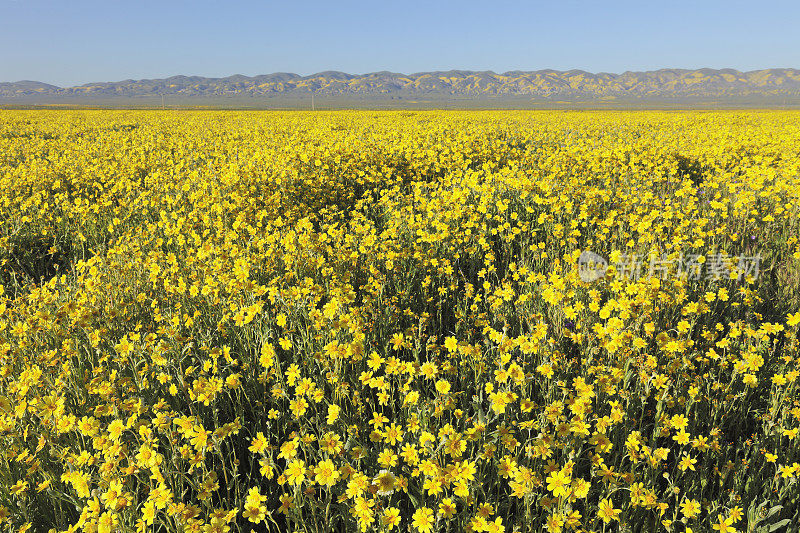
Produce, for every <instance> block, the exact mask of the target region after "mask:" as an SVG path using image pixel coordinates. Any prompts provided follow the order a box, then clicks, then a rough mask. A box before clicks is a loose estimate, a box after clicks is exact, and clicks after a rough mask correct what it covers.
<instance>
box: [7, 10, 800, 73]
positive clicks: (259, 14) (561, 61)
mask: <svg viewBox="0 0 800 533" xmlns="http://www.w3.org/2000/svg"><path fill="white" fill-rule="evenodd" d="M798 27H800V3H799V2H797V1H796V0H795V1H791V2H790V1H782V2H777V1H767V0H765V1H746V2H745V1H736V0H727V1H703V0H695V1H683V0H678V1H676V0H670V1H651V0H637V1H635V2H634V1H631V2H615V1H612V0H607V1H596V2H595V1H591V2H590V1H574V0H573V1H570V0H567V1H564V0H551V1H548V2H539V1H532V0H531V1H527V2H525V1H521V2H506V1H492V0H482V1H477V0H462V1H460V2H443V1H442V2H436V1H435V0H431V1H430V2H425V1H417V0H405V1H402V2H390V1H385V0H384V1H381V0H373V1H370V2H361V1H358V2H356V1H348V0H330V1H324V2H317V1H308V0H307V1H300V2H298V1H294V0H284V1H281V2H256V1H240V2H236V1H233V0H232V1H207V0H192V1H183V0H162V1H150V0H125V1H120V0H102V1H83V0H0V81H18V80H23V79H27V80H38V81H44V82H49V83H54V84H57V85H62V86H65V85H75V84H80V83H88V82H93V81H118V80H123V79H127V78H133V79H139V78H160V77H166V76H171V75H175V74H186V75H200V76H214V77H218V76H229V75H231V74H245V75H248V76H251V75H256V74H268V73H271V72H296V73H298V74H302V75H307V74H312V73H315V72H319V71H322V70H341V71H345V72H349V73H354V74H363V73H366V72H374V71H378V70H391V71H395V72H403V73H413V72H420V71H427V70H448V69H465V70H494V71H495V72H504V71H507V70H537V69H544V68H553V69H558V70H568V69H571V68H577V69H583V70H588V71H591V72H600V71H603V72H624V71H625V70H652V69H658V68H700V67H710V68H725V67H730V68H735V69H739V70H755V69H760V68H772V67H793V68H800V30H799V29H798Z"/></svg>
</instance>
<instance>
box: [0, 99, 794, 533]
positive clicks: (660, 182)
mask: <svg viewBox="0 0 800 533" xmlns="http://www.w3.org/2000/svg"><path fill="white" fill-rule="evenodd" d="M798 119H800V115H798V114H797V113H792V112H690V113H689V112H687V113H677V112H675V113H669V112H602V113H601V112H516V111H506V112H497V111H487V112H483V111H481V112H477V111H472V112H433V111H431V112H427V111H426V112H399V111H398V112H366V111H359V112H347V111H341V112H317V113H310V112H232V111H227V112H222V111H168V112H162V111H0V222H2V224H0V521H1V522H2V528H3V530H4V531H19V532H24V531H35V532H39V531H42V532H47V531H54V532H61V531H70V532H73V531H84V532H87V533H111V532H116V531H119V532H125V533H127V532H134V531H156V532H173V531H174V532H226V531H232V532H248V531H251V530H253V531H303V532H313V533H322V532H331V531H361V532H367V531H378V532H385V531H412V532H419V533H428V532H460V531H473V532H487V533H499V532H509V533H510V532H516V531H519V532H539V531H549V532H550V533H557V532H561V531H565V532H566V531H598V532H599V531H604V532H610V531H644V532H649V531H668V532H672V531H674V532H679V533H681V532H689V531H692V532H705V531H714V532H717V531H718V532H719V533H729V532H734V531H752V532H766V533H769V532H773V531H787V530H789V531H796V530H797V529H798V528H800V484H798V477H800V445H798V433H799V432H800V394H799V393H798V377H800V367H799V365H800V353H798V325H799V324H800V241H799V240H798V237H799V236H800V222H799V221H798V211H799V210H800V151H799V148H798V147H800V120H798ZM586 252H591V254H597V255H596V256H594V255H591V254H589V255H588V256H587V255H586ZM589 256H591V257H595V258H602V259H603V260H605V261H606V263H607V265H605V266H604V264H603V263H602V261H600V260H598V261H594V260H593V261H592V263H591V264H587V263H584V262H582V258H583V257H589ZM744 259H747V260H748V261H745V260H744ZM593 265H594V267H597V268H596V269H594V270H593V269H592V268H593ZM600 267H603V268H600ZM587 273H588V274H593V275H590V276H586V275H585V274H587Z"/></svg>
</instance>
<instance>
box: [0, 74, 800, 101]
mask: <svg viewBox="0 0 800 533" xmlns="http://www.w3.org/2000/svg"><path fill="white" fill-rule="evenodd" d="M312 94H313V95H316V97H317V98H319V99H320V103H323V104H327V105H328V106H337V105H343V103H344V102H346V103H347V105H349V106H352V105H356V104H358V105H362V106H369V105H378V104H383V105H385V104H386V102H387V101H392V100H396V102H395V105H401V104H402V105H405V106H415V105H417V106H418V105H420V103H421V101H422V102H424V101H429V100H431V101H440V102H441V101H446V102H451V103H452V104H460V105H476V102H478V103H480V102H483V103H484V104H485V103H486V102H487V101H489V102H492V103H493V106H497V105H498V102H501V105H502V103H503V102H505V105H515V106H524V105H525V104H526V103H528V104H530V103H532V102H540V103H543V102H549V103H551V104H552V103H555V102H572V103H576V102H586V101H588V102H593V103H595V104H603V105H609V104H612V103H614V102H625V103H626V105H631V104H634V103H640V104H647V103H662V104H663V103H668V102H675V101H677V102H681V103H683V105H687V104H692V103H695V104H707V105H724V104H725V103H729V104H730V103H731V102H733V103H736V104H746V103H749V104H759V103H760V104H762V105H769V106H774V105H782V104H783V105H789V104H791V105H797V104H798V103H799V102H800V70H797V69H790V68H782V69H781V68H774V69H763V70H753V71H748V72H741V71H738V70H734V69H719V70H717V69H710V68H704V69H695V70H688V69H661V70H653V71H646V72H623V73H621V74H612V73H608V72H598V73H593V72H586V71H583V70H568V71H558V70H550V69H548V70H537V71H511V72H504V73H496V72H492V71H484V72H475V71H469V70H448V71H436V72H418V73H414V74H401V73H397V72H387V71H382V72H371V73H368V74H348V73H345V72H337V71H325V72H319V73H316V74H310V75H308V76H301V75H299V74H292V73H286V72H278V73H274V74H264V75H260V76H242V75H238V74H237V75H234V76H228V77H225V78H207V77H203V76H171V77H169V78H162V79H142V80H123V81H115V82H95V83H87V84H84V85H78V86H74V87H58V86H56V85H51V84H48V83H42V82H35V81H20V82H14V83H8V82H6V83H0V104H6V105H7V104H26V103H27V104H36V103H40V104H41V103H71V104H83V105H92V104H98V103H100V104H103V105H132V104H134V103H136V102H139V103H142V104H147V103H149V104H150V105H159V104H160V103H161V102H160V98H161V96H162V95H163V96H164V97H168V99H169V102H170V103H172V104H177V105H193V104H194V105H200V104H206V105H209V104H210V105H216V106H225V105H228V106H230V105H239V106H258V105H262V106H267V105H271V104H274V105H280V104H282V105H289V106H297V105H298V100H299V101H302V102H304V101H305V100H307V99H310V98H311V95H312ZM276 103H277V104H276ZM303 107H306V106H305V105H304V106H303Z"/></svg>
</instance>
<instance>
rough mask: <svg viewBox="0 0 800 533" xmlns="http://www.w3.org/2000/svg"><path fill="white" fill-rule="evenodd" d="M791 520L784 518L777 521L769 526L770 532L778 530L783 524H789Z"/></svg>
mask: <svg viewBox="0 0 800 533" xmlns="http://www.w3.org/2000/svg"><path fill="white" fill-rule="evenodd" d="M789 522H791V520H790V519H789V518H784V519H783V520H781V521H780V522H775V523H774V524H772V525H771V526H769V533H772V532H773V531H777V530H778V529H780V528H782V527H783V526H786V525H788V524H789Z"/></svg>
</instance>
